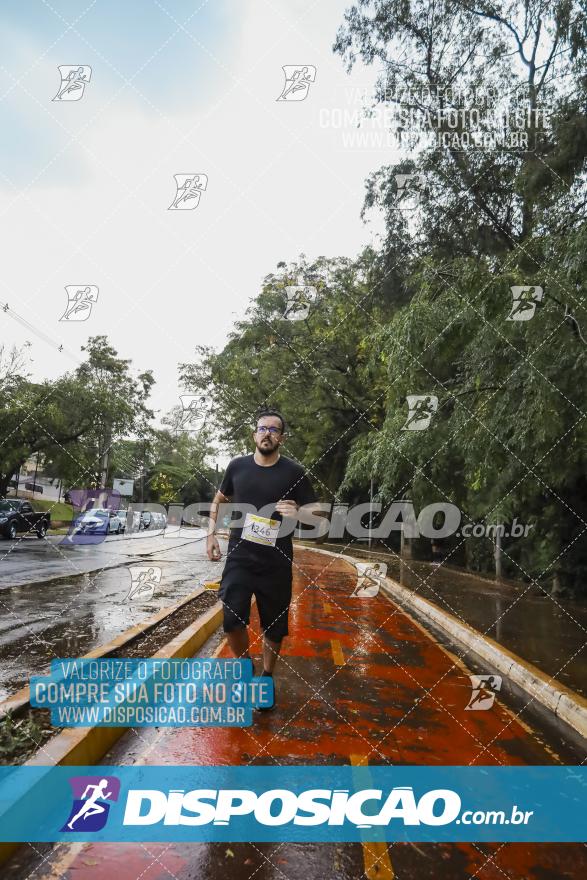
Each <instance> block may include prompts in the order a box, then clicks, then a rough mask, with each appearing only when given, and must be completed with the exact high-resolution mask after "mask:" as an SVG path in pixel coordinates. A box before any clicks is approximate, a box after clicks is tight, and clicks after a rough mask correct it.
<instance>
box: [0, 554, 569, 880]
mask: <svg viewBox="0 0 587 880" xmlns="http://www.w3.org/2000/svg"><path fill="white" fill-rule="evenodd" d="M355 584H356V576H355V572H354V569H352V568H351V566H350V565H348V564H347V563H345V562H344V561H342V560H339V559H336V558H328V557H325V556H323V555H320V554H317V553H314V552H312V551H311V550H307V549H305V548H304V549H302V548H299V547H298V548H296V552H295V559H294V600H293V604H292V609H291V617H290V637H289V638H288V639H287V641H286V643H285V650H284V654H283V656H282V659H281V660H280V661H279V665H278V670H277V673H276V679H275V680H276V689H277V701H278V705H277V707H276V709H275V710H274V711H273V712H267V713H255V721H254V724H253V726H252V727H250V728H216V729H212V728H184V729H170V728H160V729H158V730H137V731H130V732H129V733H128V734H127V735H126V736H125V737H124V738H123V739H122V740H121V741H120V743H119V744H118V745H117V746H116V747H115V749H113V750H112V751H111V752H110V754H109V755H108V756H107V757H106V758H105V759H104V760H103V761H102V764H129V763H133V764H134V763H139V764H153V765H161V764H169V765H173V764H185V765H190V764H203V765H217V764H225V765H231V764H276V765H286V764H287V765H292V764H350V763H365V762H368V763H370V764H408V765H409V764H424V765H468V764H471V765H532V764H537V765H539V764H552V763H562V764H570V763H578V762H579V761H580V760H581V757H578V756H577V754H576V753H573V752H571V751H568V750H566V748H567V747H566V746H565V744H564V743H562V742H561V743H560V748H559V749H557V750H556V752H555V750H553V748H551V747H549V746H548V745H546V744H545V737H544V732H543V731H540V730H533V729H531V728H530V727H528V725H527V724H525V723H524V722H521V721H520V720H518V719H517V718H516V716H515V714H514V713H513V712H512V710H511V709H510V708H508V707H507V706H506V705H505V704H504V703H503V702H502V701H499V700H496V702H495V703H494V705H493V707H492V708H491V709H490V710H489V711H482V712H471V711H466V710H465V706H466V705H467V703H468V700H469V697H470V694H471V688H470V682H469V679H468V674H467V673H468V670H466V669H465V667H464V666H463V665H462V664H460V663H459V661H454V660H453V658H452V657H451V655H449V654H448V653H447V652H446V651H445V650H444V649H443V648H441V647H440V646H439V645H437V644H436V643H435V642H434V641H433V639H432V637H431V636H430V635H429V634H428V633H427V632H426V631H425V630H424V629H423V628H422V627H421V626H420V625H419V624H417V623H416V622H415V621H414V620H412V619H411V618H410V617H409V616H408V615H406V614H405V613H404V612H403V611H401V610H400V609H399V608H398V607H397V606H396V605H394V604H393V603H392V602H391V601H390V600H389V599H387V598H386V597H385V596H384V595H382V594H381V593H380V594H379V595H378V596H377V597H376V598H374V599H356V598H350V594H351V593H352V591H353V589H354V586H355ZM252 621H254V624H255V625H254V631H255V633H256V634H257V639H256V641H255V643H254V644H253V648H252V654H253V656H254V657H258V656H259V653H260V642H259V640H258V629H257V626H256V611H253V613H252ZM219 653H220V656H228V654H227V652H226V647H225V644H224V642H222V643H221V645H220V651H219ZM563 750H565V751H563ZM44 855H46V853H45V854H44ZM31 859H36V860H37V861H36V869H35V870H34V872H33V875H32V876H34V878H35V880H49V878H55V877H60V876H61V877H63V878H67V880H72V878H83V880H98V878H108V880H110V878H111V877H112V876H113V875H114V876H116V878H117V880H136V878H138V877H140V878H141V880H155V878H157V880H159V878H161V880H163V878H169V876H170V875H171V876H172V877H173V878H176V880H188V878H206V880H208V878H214V880H216V878H218V880H220V878H222V880H227V878H239V880H240V878H243V880H249V878H251V880H252V878H255V880H269V878H271V880H274V878H275V880H277V878H280V880H307V878H314V877H324V878H325V880H330V878H332V880H334V878H348V880H351V878H355V880H360V878H363V877H367V878H369V880H372V878H379V880H382V878H383V880H389V878H392V877H394V876H397V877H398V878H406V880H412V878H413V880H427V878H430V880H432V878H434V880H438V878H441V880H453V878H454V880H457V878H458V880H460V878H463V880H464V878H470V877H472V876H474V877H475V878H479V880H503V878H504V876H505V877H507V878H524V880H526V878H535V880H543V878H545V877H547V876H549V877H553V878H554V877H560V876H566V877H569V878H577V880H579V878H581V877H584V876H586V875H587V850H586V849H585V847H584V846H582V845H578V844H577V845H569V844H567V845H560V844H483V845H476V844H442V845H440V844H426V845H418V846H412V845H410V844H392V845H389V847H385V846H380V845H376V844H369V843H365V844H338V843H337V844H334V843H333V844H289V843H286V844H266V843H263V844H255V843H246V844H244V843H240V844H226V843H224V844H222V843H217V844H198V843H194V844H189V845H185V844H175V843H174V844H170V845H161V844H145V845H141V844H132V845H121V844H91V843H89V844H80V845H76V846H75V847H74V846H70V847H67V846H59V847H57V848H56V849H55V850H54V851H53V853H51V854H50V856H49V858H47V859H46V861H44V862H43V864H42V865H41V864H40V862H39V857H38V856H32V855H31V856H30V857H29V858H28V860H27V859H23V858H22V856H21V858H20V859H19V861H20V867H19V868H16V866H15V867H14V868H13V870H12V874H11V876H13V877H14V878H15V880H16V878H24V877H25V876H27V873H26V872H29V873H30V871H31V864H34V861H33V862H31ZM9 867H12V866H8V865H7V869H8V868H9Z"/></svg>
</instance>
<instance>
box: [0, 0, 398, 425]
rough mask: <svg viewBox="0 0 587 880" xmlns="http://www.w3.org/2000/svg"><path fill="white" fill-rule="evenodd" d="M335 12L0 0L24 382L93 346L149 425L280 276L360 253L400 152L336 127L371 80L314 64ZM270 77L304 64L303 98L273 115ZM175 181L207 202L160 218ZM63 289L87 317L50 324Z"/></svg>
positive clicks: (8, 316) (8, 256)
mask: <svg viewBox="0 0 587 880" xmlns="http://www.w3.org/2000/svg"><path fill="white" fill-rule="evenodd" d="M349 5H350V0H349V2H347V0H328V2H320V0H204V2H201V0H194V2H188V0H141V2H137V0H125V2H124V3H121V2H115V0H96V2H87V3H86V0H82V2H81V3H79V2H76V3H74V2H59V0H51V2H48V0H47V2H45V0H31V2H27V3H22V2H12V0H5V2H4V3H3V4H2V7H1V10H0V21H1V24H2V27H1V28H0V32H1V37H0V43H1V49H2V51H1V56H2V61H1V63H0V113H1V114H2V131H3V138H2V139H1V143H0V216H1V218H2V220H1V222H2V241H3V245H4V248H3V252H4V259H3V266H2V269H3V271H2V275H1V278H0V325H1V337H0V338H1V339H2V342H4V343H5V344H7V345H8V346H10V345H13V344H14V345H17V346H22V345H23V344H24V343H25V342H29V343H30V345H29V346H27V347H26V349H25V350H26V353H27V359H28V369H29V371H30V373H31V375H32V378H33V379H40V378H42V377H44V376H46V377H48V378H54V377H56V376H58V375H61V374H63V373H64V372H66V371H68V370H72V369H74V368H75V367H76V366H77V365H78V363H79V362H80V361H81V360H82V359H83V353H82V352H81V350H80V347H81V346H82V345H83V344H84V343H85V342H86V340H87V338H88V337H89V336H95V335H99V334H103V335H106V336H107V337H108V340H109V341H110V343H111V344H112V345H113V346H114V347H115V348H116V350H117V351H118V353H119V355H120V356H121V357H125V358H129V359H130V360H131V361H132V369H133V370H135V371H136V373H139V372H141V371H143V370H145V369H151V370H153V373H154V376H155V379H156V385H155V386H154V389H153V393H152V396H151V405H152V407H153V408H154V409H155V410H156V412H157V421H159V419H160V417H161V416H162V415H164V414H165V413H166V412H167V411H168V410H169V409H170V408H171V407H172V406H175V405H177V404H179V394H180V393H182V389H181V388H180V387H179V385H178V374H177V365H178V363H181V362H190V361H194V360H195V359H196V355H195V347H196V346H197V345H211V346H213V347H214V348H215V349H217V350H220V349H221V348H222V347H223V345H224V341H225V339H226V335H227V333H228V332H229V331H230V329H231V326H232V325H233V324H234V322H235V320H238V318H240V317H242V315H243V314H244V312H245V310H246V308H247V305H248V304H249V302H250V300H251V299H252V298H254V297H255V296H256V295H257V294H258V293H259V291H260V289H261V282H262V279H263V278H264V276H265V275H267V274H269V273H271V272H275V271H277V263H278V262H279V261H281V260H284V261H291V260H296V259H297V258H298V257H299V255H300V254H302V253H303V254H305V255H306V256H307V258H308V259H310V260H311V259H312V258H314V257H316V256H319V255H325V256H348V257H353V256H355V255H356V254H357V253H358V252H359V251H360V250H361V248H362V247H363V246H364V245H365V244H367V243H376V242H377V240H378V235H380V233H381V231H382V227H381V222H382V221H381V218H379V217H376V216H373V217H372V218H371V222H370V223H369V224H367V225H365V224H364V223H363V221H362V220H361V219H360V216H359V214H360V211H361V208H362V205H363V198H364V192H365V180H366V178H367V176H368V175H369V174H370V173H371V172H372V171H374V170H376V169H377V168H379V167H380V166H381V165H383V164H387V163H390V162H396V161H398V159H399V154H398V153H397V152H395V150H394V149H390V147H389V146H387V145H386V144H385V142H383V143H381V144H380V143H379V141H377V140H375V141H370V142H368V143H365V142H359V141H358V140H354V138H355V136H356V129H353V126H352V121H348V122H347V123H346V124H345V123H344V122H343V119H344V117H345V116H346V117H347V118H348V119H352V115H353V113H355V114H356V113H357V112H358V111H359V110H360V106H361V103H362V95H363V93H364V92H366V91H368V90H369V89H370V88H371V86H372V83H373V81H374V77H375V74H376V72H377V71H376V70H374V69H373V68H372V67H369V68H366V67H363V66H362V65H361V64H360V63H359V64H358V65H357V67H356V68H355V70H354V71H353V73H352V75H349V74H347V73H346V71H345V66H344V63H343V61H342V59H341V58H340V56H338V55H335V54H334V53H333V52H332V45H333V43H334V40H335V36H336V31H337V29H338V27H339V26H340V24H341V23H342V20H343V13H344V10H345V9H346V8H347V7H348V6H349ZM77 65H82V66H88V67H89V68H91V76H90V78H89V82H87V84H85V85H84V87H83V94H82V95H81V97H80V99H79V100H75V101H68V100H61V101H59V100H54V98H55V96H56V95H57V93H58V91H59V89H60V88H61V85H62V81H61V75H60V72H59V66H77ZM286 65H292V66H303V65H309V66H313V67H315V68H316V74H315V81H314V82H312V83H310V87H309V89H308V91H307V94H306V96H305V98H304V100H301V101H291V100H289V101H278V100H277V98H278V97H279V96H280V94H281V92H282V90H283V87H284V83H285V76H284V72H283V67H284V66H286ZM66 72H67V68H66ZM181 174H183V175H193V174H202V175H206V176H207V186H206V189H205V191H203V192H202V193H201V197H200V200H199V203H198V204H197V206H196V207H195V208H194V209H193V210H168V209H169V206H170V205H171V204H172V202H173V200H174V198H175V197H176V185H175V180H174V175H181ZM202 179H203V178H202ZM79 286H83V287H85V286H88V287H89V288H90V289H91V290H92V292H93V293H92V296H94V295H95V296H96V297H97V298H96V299H95V301H94V302H93V303H92V306H91V310H90V313H89V315H87V317H86V320H83V321H72V320H63V316H64V314H65V313H66V306H67V302H68V298H67V297H68V295H67V293H66V287H72V288H73V289H74V291H75V290H76V289H77V288H78V287H79ZM94 292H95V293H94ZM5 304H8V311H3V310H2V309H3V307H4V306H5ZM82 314H87V310H86V312H82ZM60 319H61V320H60ZM60 347H61V348H62V350H59V349H60Z"/></svg>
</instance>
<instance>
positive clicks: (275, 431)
mask: <svg viewBox="0 0 587 880" xmlns="http://www.w3.org/2000/svg"><path fill="white" fill-rule="evenodd" d="M268 431H269V433H270V434H281V428H276V427H274V426H273V425H271V427H270V428H268V427H267V425H258V426H257V434H266V433H267V432H268Z"/></svg>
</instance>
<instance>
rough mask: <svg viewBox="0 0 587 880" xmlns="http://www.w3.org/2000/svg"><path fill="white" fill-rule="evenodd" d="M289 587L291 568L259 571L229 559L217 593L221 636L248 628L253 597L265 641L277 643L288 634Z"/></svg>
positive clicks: (260, 568)
mask: <svg viewBox="0 0 587 880" xmlns="http://www.w3.org/2000/svg"><path fill="white" fill-rule="evenodd" d="M291 585H292V572H291V567H288V566H279V567H278V568H274V567H273V566H271V567H269V566H263V567H261V566H257V565H251V564H250V563H248V562H241V561H240V560H237V559H228V560H227V562H226V565H225V567H224V571H223V573H222V580H221V581H220V590H219V591H218V595H219V596H220V599H221V601H222V604H223V606H224V632H231V631H232V630H234V629H238V628H239V627H242V626H248V624H249V620H250V615H251V598H252V597H253V596H255V599H256V600H257V608H258V609H259V620H260V623H261V629H262V630H263V632H264V633H265V635H266V636H267V638H268V639H271V641H273V642H280V641H281V639H282V638H284V636H286V635H287V634H288V628H287V618H288V612H289V605H290V602H291Z"/></svg>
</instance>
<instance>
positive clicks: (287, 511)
mask: <svg viewBox="0 0 587 880" xmlns="http://www.w3.org/2000/svg"><path fill="white" fill-rule="evenodd" d="M298 507H299V505H298V504H296V502H295V501H278V502H277V504H276V505H275V510H276V511H277V513H280V514H281V515H282V516H289V517H291V518H292V519H297V518H298Z"/></svg>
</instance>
